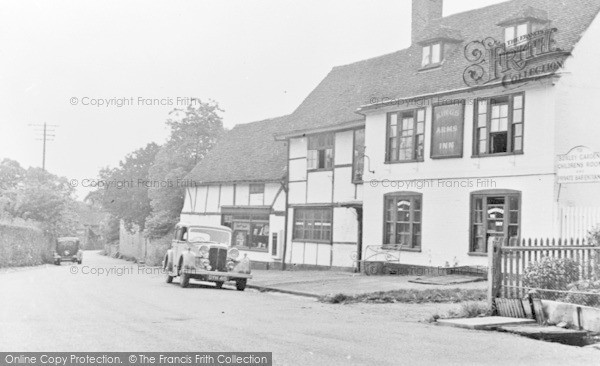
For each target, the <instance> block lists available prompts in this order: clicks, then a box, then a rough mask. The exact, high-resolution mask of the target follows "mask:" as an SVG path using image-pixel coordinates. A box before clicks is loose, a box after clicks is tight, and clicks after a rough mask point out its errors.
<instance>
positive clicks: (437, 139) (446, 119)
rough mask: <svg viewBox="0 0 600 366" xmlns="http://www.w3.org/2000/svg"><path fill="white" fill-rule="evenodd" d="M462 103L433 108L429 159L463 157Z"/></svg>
mask: <svg viewBox="0 0 600 366" xmlns="http://www.w3.org/2000/svg"><path fill="white" fill-rule="evenodd" d="M463 114H464V103H453V104H447V105H437V106H435V107H433V123H432V126H431V158H432V159H441V158H461V157H462V156H463V132H464V129H463V125H464V118H463Z"/></svg>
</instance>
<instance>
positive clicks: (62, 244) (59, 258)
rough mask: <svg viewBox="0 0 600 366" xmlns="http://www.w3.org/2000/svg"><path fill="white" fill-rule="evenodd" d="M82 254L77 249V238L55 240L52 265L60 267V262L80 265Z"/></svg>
mask: <svg viewBox="0 0 600 366" xmlns="http://www.w3.org/2000/svg"><path fill="white" fill-rule="evenodd" d="M82 261H83V253H82V252H81V250H80V248H79V238H76V237H63V238H58V239H57V240H56V248H55V250H54V264H56V265H57V266H60V264H61V263H62V262H73V263H75V262H77V263H79V264H81V262H82Z"/></svg>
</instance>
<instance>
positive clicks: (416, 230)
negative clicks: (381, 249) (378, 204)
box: [383, 192, 423, 250]
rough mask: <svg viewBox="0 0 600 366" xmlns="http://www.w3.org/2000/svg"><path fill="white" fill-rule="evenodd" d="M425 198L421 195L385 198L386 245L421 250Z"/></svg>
mask: <svg viewBox="0 0 600 366" xmlns="http://www.w3.org/2000/svg"><path fill="white" fill-rule="evenodd" d="M422 210H423V196H422V195H421V194H420V193H413V192H399V193H390V194H387V195H385V197H384V229H383V230H384V235H385V237H384V245H387V246H392V245H393V246H400V247H401V248H405V249H416V250H418V249H421V218H422V215H421V214H422Z"/></svg>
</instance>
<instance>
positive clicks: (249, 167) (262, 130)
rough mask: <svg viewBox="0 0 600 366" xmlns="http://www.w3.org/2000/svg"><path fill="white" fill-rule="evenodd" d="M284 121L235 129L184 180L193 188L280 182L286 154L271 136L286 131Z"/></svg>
mask: <svg viewBox="0 0 600 366" xmlns="http://www.w3.org/2000/svg"><path fill="white" fill-rule="evenodd" d="M286 118H287V117H279V118H273V119H267V120H264V121H259V122H253V123H246V124H240V125H237V126H235V127H234V128H233V129H232V130H231V131H228V132H227V133H225V135H224V136H223V137H222V138H221V140H220V141H219V142H218V143H217V144H216V145H215V147H214V148H213V149H212V150H211V151H210V152H209V153H208V155H207V156H206V157H205V158H204V159H203V160H202V161H201V162H200V163H199V164H198V165H196V167H195V168H194V169H193V170H192V171H191V172H190V173H189V174H188V176H187V177H186V179H190V180H192V181H193V182H194V183H196V184H206V183H227V182H229V183H234V182H261V181H263V182H264V181H279V180H281V179H282V178H283V177H284V176H285V173H286V167H287V150H286V147H285V145H284V143H283V142H279V141H275V140H274V135H275V134H277V133H280V132H282V131H285V130H286V124H285V120H286Z"/></svg>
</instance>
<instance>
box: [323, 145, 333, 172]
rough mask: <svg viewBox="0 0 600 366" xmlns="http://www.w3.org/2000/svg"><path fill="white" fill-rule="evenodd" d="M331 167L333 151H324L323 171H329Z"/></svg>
mask: <svg viewBox="0 0 600 366" xmlns="http://www.w3.org/2000/svg"><path fill="white" fill-rule="evenodd" d="M332 167H333V149H327V150H325V166H324V168H325V169H330V168H332Z"/></svg>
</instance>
